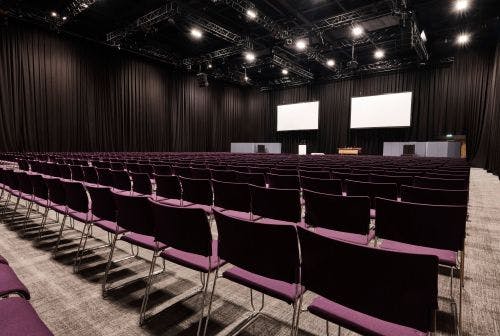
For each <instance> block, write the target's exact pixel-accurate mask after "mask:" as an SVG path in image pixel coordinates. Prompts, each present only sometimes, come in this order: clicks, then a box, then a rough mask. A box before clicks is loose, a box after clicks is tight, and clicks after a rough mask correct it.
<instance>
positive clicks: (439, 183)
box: [414, 176, 469, 190]
mask: <svg viewBox="0 0 500 336" xmlns="http://www.w3.org/2000/svg"><path fill="white" fill-rule="evenodd" d="M468 182H469V181H467V180H465V179H442V178H434V177H422V176H415V181H414V185H415V187H421V188H432V189H451V190H463V189H469V183H468Z"/></svg>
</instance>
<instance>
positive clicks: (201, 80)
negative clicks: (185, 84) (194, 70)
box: [196, 73, 208, 87]
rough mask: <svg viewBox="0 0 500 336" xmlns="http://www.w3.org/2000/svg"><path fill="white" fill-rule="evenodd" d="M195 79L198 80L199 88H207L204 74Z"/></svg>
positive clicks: (206, 79)
mask: <svg viewBox="0 0 500 336" xmlns="http://www.w3.org/2000/svg"><path fill="white" fill-rule="evenodd" d="M196 79H197V80H198V86H199V87H207V86H208V77H207V74H206V73H199V74H197V75H196Z"/></svg>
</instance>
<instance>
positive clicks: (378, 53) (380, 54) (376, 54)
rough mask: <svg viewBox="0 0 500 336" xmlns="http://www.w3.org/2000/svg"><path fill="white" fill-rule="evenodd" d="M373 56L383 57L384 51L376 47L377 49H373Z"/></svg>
mask: <svg viewBox="0 0 500 336" xmlns="http://www.w3.org/2000/svg"><path fill="white" fill-rule="evenodd" d="M374 56H375V58H376V59H381V58H384V56H385V53H384V51H383V50H382V49H377V50H375V53H374Z"/></svg>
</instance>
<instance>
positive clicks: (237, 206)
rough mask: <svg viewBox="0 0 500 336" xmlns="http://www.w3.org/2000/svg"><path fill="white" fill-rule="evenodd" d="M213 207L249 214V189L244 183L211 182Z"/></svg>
mask: <svg viewBox="0 0 500 336" xmlns="http://www.w3.org/2000/svg"><path fill="white" fill-rule="evenodd" d="M212 187H213V191H214V206H217V207H220V208H223V209H226V210H235V211H242V212H250V187H249V186H248V184H246V183H231V182H222V181H217V180H212Z"/></svg>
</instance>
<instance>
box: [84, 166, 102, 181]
mask: <svg viewBox="0 0 500 336" xmlns="http://www.w3.org/2000/svg"><path fill="white" fill-rule="evenodd" d="M82 170H83V180H84V181H85V182H87V183H94V184H97V183H99V177H98V175H97V170H96V168H95V167H90V166H83V167H82Z"/></svg>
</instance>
